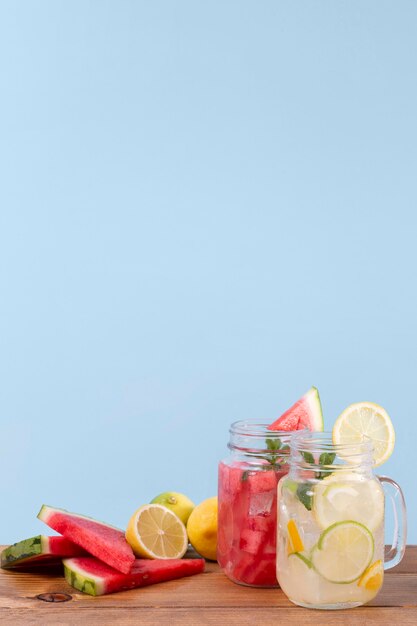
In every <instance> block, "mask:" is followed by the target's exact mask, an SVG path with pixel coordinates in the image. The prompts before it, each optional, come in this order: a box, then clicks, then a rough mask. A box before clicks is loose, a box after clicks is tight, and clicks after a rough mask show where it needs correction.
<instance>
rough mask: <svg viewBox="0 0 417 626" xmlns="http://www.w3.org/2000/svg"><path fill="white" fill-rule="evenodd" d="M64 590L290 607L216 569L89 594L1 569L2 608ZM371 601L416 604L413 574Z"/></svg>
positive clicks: (119, 597) (120, 597) (79, 598)
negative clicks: (148, 583) (133, 587)
mask: <svg viewBox="0 0 417 626" xmlns="http://www.w3.org/2000/svg"><path fill="white" fill-rule="evenodd" d="M53 592H63V593H69V594H70V595H71V596H72V598H73V600H72V604H74V605H76V606H77V607H78V608H88V607H91V606H105V607H108V608H110V607H119V608H124V607H126V608H129V607H156V606H157V607H173V608H175V607H211V608H213V607H217V606H222V607H236V608H239V607H259V608H262V607H264V606H274V607H283V608H285V607H287V608H288V607H289V606H291V604H290V602H289V600H288V599H287V598H286V596H285V595H284V593H283V592H282V591H281V590H280V589H253V588H248V587H242V586H240V585H235V584H234V583H232V582H231V581H229V580H228V579H227V578H226V577H225V576H224V575H223V574H222V573H221V572H219V571H211V572H207V573H205V574H200V575H197V576H193V577H190V578H182V579H179V580H175V581H170V582H166V583H161V584H159V585H153V586H150V587H143V588H141V589H134V590H132V591H124V592H121V593H118V594H111V595H108V596H101V597H99V598H94V597H92V596H88V595H85V594H82V593H79V592H76V591H75V590H74V589H72V587H70V586H69V585H68V584H67V583H66V581H65V579H64V578H63V577H61V576H56V575H55V576H51V575H49V576H48V575H46V574H38V575H34V574H32V573H30V574H28V573H23V572H4V573H2V574H1V576H0V607H1V608H16V609H17V608H38V607H39V603H40V601H39V600H38V599H37V598H36V596H37V595H38V594H40V593H53ZM372 605H373V606H397V607H400V606H417V575H416V574H401V573H400V574H396V573H391V574H390V573H388V574H387V575H386V577H385V582H384V586H383V588H382V590H381V592H380V593H379V594H378V596H377V597H376V598H375V600H374V601H373V602H372Z"/></svg>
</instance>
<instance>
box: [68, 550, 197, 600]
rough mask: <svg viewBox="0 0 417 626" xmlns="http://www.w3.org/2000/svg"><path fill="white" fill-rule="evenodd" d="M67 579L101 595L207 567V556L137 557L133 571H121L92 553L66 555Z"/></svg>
mask: <svg viewBox="0 0 417 626" xmlns="http://www.w3.org/2000/svg"><path fill="white" fill-rule="evenodd" d="M63 563H64V571H65V578H66V580H67V582H68V583H69V584H70V585H71V586H72V587H74V588H75V589H78V590H79V591H83V592H84V593H89V594H90V595H92V596H101V595H104V594H106V593H114V592H115V591H124V590H127V589H134V588H135V587H144V586H145V585H153V584H155V583H161V582H164V581H166V580H173V579H174V578H182V577H183V576H192V575H193V574H200V573H201V572H203V571H204V565H205V561H204V559H154V560H151V559H136V561H135V563H134V564H133V567H132V570H131V572H130V574H121V573H120V572H117V571H116V570H115V569H113V568H112V567H109V566H108V565H106V564H105V563H102V562H101V561H99V560H98V559H94V558H92V557H80V558H74V559H65V560H64V561H63Z"/></svg>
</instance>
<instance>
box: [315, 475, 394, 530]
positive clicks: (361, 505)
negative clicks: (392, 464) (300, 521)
mask: <svg viewBox="0 0 417 626" xmlns="http://www.w3.org/2000/svg"><path fill="white" fill-rule="evenodd" d="M333 477H334V478H333ZM337 478H338V477H337V472H335V473H334V474H332V475H331V478H330V477H329V478H328V479H326V480H322V481H320V482H319V483H317V484H316V485H315V486H314V497H313V513H314V516H315V518H316V521H317V523H318V525H319V526H320V527H321V528H327V527H328V526H331V524H334V523H335V522H342V521H344V520H346V519H351V520H354V521H355V522H359V523H361V524H366V526H367V527H368V528H369V529H370V530H371V531H374V530H375V529H376V528H377V527H378V526H379V525H380V524H381V522H382V520H383V516H384V493H383V491H382V487H381V485H380V484H379V482H378V481H377V480H366V479H363V480H361V479H358V477H355V479H352V480H349V479H348V474H345V475H344V476H342V477H341V480H337Z"/></svg>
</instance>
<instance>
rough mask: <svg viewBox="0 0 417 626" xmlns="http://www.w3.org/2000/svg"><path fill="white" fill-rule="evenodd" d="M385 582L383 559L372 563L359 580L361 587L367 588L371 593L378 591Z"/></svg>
mask: <svg viewBox="0 0 417 626" xmlns="http://www.w3.org/2000/svg"><path fill="white" fill-rule="evenodd" d="M383 582H384V564H383V563H382V561H381V559H378V561H375V563H372V565H370V567H368V569H367V570H366V571H365V572H364V573H363V574H362V576H361V577H360V578H359V580H358V586H359V587H365V589H368V590H369V591H378V589H380V588H381V587H382V583H383Z"/></svg>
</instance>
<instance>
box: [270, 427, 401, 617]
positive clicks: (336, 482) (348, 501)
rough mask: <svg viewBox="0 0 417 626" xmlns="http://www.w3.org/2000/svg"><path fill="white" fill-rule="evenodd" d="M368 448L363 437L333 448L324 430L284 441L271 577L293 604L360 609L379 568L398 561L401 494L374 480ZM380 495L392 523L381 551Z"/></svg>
mask: <svg viewBox="0 0 417 626" xmlns="http://www.w3.org/2000/svg"><path fill="white" fill-rule="evenodd" d="M372 449H373V448H372V442H371V440H370V439H368V438H365V437H364V439H363V442H361V443H355V444H338V445H334V444H333V442H332V435H331V433H311V432H303V433H300V434H298V433H297V434H295V435H294V436H293V438H292V441H291V455H290V459H289V473H288V474H287V476H285V477H283V478H282V479H281V480H280V482H279V484H278V533H277V577H278V581H279V584H280V586H281V588H282V590H283V591H284V593H285V594H286V595H287V596H288V598H289V599H290V600H291V601H292V602H294V603H295V604H298V605H301V606H304V607H307V608H316V609H345V608H350V607H356V606H360V605H362V604H364V603H365V602H369V601H370V600H372V598H374V597H375V596H376V595H377V593H378V591H379V589H380V588H381V586H382V583H383V579H384V569H389V568H391V567H393V566H394V565H397V563H399V562H400V561H401V559H402V557H403V554H404V550H405V544H406V532H407V522H406V508H405V501H404V496H403V493H402V491H401V489H400V487H399V486H398V485H397V483H396V482H395V481H393V480H392V479H391V478H387V477H385V476H379V477H378V476H375V475H374V473H373V470H372ZM384 492H385V494H384ZM385 495H388V497H389V499H390V500H391V502H392V504H393V511H394V518H395V532H394V539H393V543H392V546H391V547H390V548H389V549H387V550H386V549H385V541H384V510H385Z"/></svg>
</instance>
